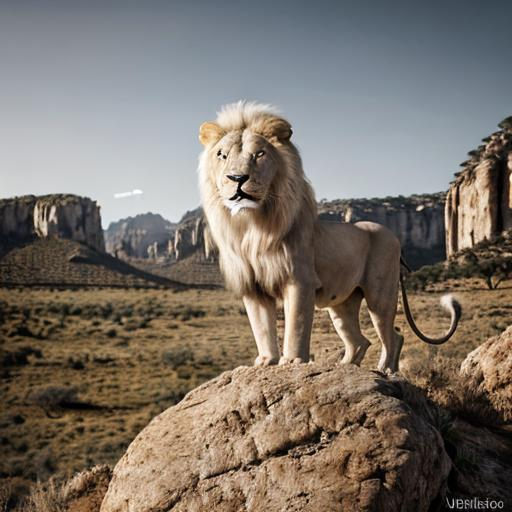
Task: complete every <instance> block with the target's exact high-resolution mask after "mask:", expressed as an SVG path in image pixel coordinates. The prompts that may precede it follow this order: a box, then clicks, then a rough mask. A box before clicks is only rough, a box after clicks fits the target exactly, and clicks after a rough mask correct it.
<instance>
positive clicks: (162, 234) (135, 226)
mask: <svg viewBox="0 0 512 512" xmlns="http://www.w3.org/2000/svg"><path fill="white" fill-rule="evenodd" d="M174 230H175V225H174V224H173V223H172V222H169V221H168V220H165V219H164V218H163V217H162V216H161V215H158V214H154V213H145V214H141V215H136V216H135V217H128V218H126V219H121V220H119V221H117V222H111V223H110V225H109V226H108V228H107V229H106V230H105V247H106V250H107V252H108V253H109V254H112V255H113V256H116V257H118V258H122V259H128V258H147V257H152V258H156V257H157V256H159V255H162V254H165V253H166V252H167V246H168V242H169V240H170V239H172V238H173V236H174ZM155 244H156V245H155Z"/></svg>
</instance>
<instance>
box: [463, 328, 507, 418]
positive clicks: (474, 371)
mask: <svg viewBox="0 0 512 512" xmlns="http://www.w3.org/2000/svg"><path fill="white" fill-rule="evenodd" d="M461 375H462V376H463V378H464V379H465V380H466V386H467V389H468V390H469V391H470V392H472V393H474V394H476V395H480V396H482V397H484V398H485V399H486V400H488V401H489V403H490V405H491V406H492V408H493V409H494V410H495V411H496V413H497V415H498V416H499V418H500V419H501V420H502V421H503V422H505V423H507V422H510V421H512V326H510V327H509V328H508V329H507V330H506V331H505V332H502V333H501V334H500V335H499V336H494V337H492V338H489V339H488V340H487V341H486V342H485V343H483V344H482V345H480V346H479V347H478V348H477V349H475V350H473V352H470V353H469V354H468V356H467V357H466V359H465V360H464V362H463V363H462V366H461Z"/></svg>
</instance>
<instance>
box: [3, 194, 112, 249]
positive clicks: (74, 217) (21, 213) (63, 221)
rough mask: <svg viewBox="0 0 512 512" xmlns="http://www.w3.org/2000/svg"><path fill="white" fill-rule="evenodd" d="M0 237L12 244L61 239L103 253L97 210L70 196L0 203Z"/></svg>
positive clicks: (26, 197)
mask: <svg viewBox="0 0 512 512" xmlns="http://www.w3.org/2000/svg"><path fill="white" fill-rule="evenodd" d="M0 237H1V238H2V239H5V240H8V241H12V242H24V241H31V240H34V239H35V238H63V239H69V240H75V241H77V242H81V243H84V244H86V245H88V246H90V247H92V248H94V249H96V250H98V251H104V250H105V244H104V240H103V231H102V228H101V216H100V207H99V206H98V205H97V204H96V202H95V201H92V200H91V199H89V198H87V197H80V196H75V195H71V194H51V195H47V196H39V197H38V196H22V197H15V198H11V199H2V200H0Z"/></svg>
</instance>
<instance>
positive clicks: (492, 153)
mask: <svg viewBox="0 0 512 512" xmlns="http://www.w3.org/2000/svg"><path fill="white" fill-rule="evenodd" d="M485 140H487V139H485ZM470 156H471V158H470V160H468V161H466V162H464V163H463V164H461V165H463V167H464V168H463V170H462V171H461V172H460V173H457V174H456V179H455V181H454V182H453V183H452V184H451V185H450V189H449V190H448V194H447V197H446V208H445V224H446V251H447V255H448V256H451V255H453V254H455V253H457V252H459V251H461V250H462V249H465V248H470V247H473V246H474V245H476V244H477V243H479V242H481V241H483V240H489V239H491V238H493V237H495V236H498V235H500V234H501V233H502V232H503V231H504V230H506V229H509V228H512V186H511V179H512V132H510V131H507V130H506V129H503V130H501V131H499V132H496V133H494V134H493V135H491V136H490V137H489V138H488V142H487V143H486V144H485V145H483V146H481V147H480V148H479V149H478V150H475V151H471V152H470Z"/></svg>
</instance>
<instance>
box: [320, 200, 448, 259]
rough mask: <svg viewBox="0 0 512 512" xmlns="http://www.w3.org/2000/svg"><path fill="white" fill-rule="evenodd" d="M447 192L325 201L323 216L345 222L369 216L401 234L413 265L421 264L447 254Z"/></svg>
mask: <svg viewBox="0 0 512 512" xmlns="http://www.w3.org/2000/svg"><path fill="white" fill-rule="evenodd" d="M444 201H445V194H444V193H439V194H424V195H412V196H409V197H401V196H398V197H387V198H381V199H378V198H375V199H346V200H336V201H321V202H320V203H319V205H318V208H319V212H320V218H323V219H332V220H338V221H341V222H358V221H362V220H368V221H372V222H378V223H379V224H383V225H384V226H387V227H388V228H389V229H391V231H393V232H394V233H395V235H397V236H398V238H399V240H400V243H401V244H402V248H403V251H404V254H405V258H406V260H407V262H408V263H409V265H411V266H412V267H413V268H418V267H420V266H422V265H427V264H432V263H436V262H438V261H442V260H444V258H445V231H444Z"/></svg>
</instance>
